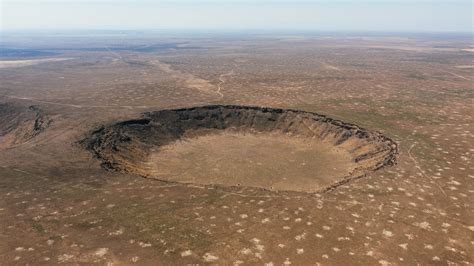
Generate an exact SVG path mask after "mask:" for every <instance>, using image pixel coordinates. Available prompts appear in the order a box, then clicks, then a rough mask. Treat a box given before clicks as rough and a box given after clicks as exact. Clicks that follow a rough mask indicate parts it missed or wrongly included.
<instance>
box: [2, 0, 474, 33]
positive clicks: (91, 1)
mask: <svg viewBox="0 0 474 266" xmlns="http://www.w3.org/2000/svg"><path fill="white" fill-rule="evenodd" d="M0 1H1V17H2V18H1V29H2V30H18V29H48V30H65V29H217V30H226V29H228V30H245V29H268V30H294V29H297V30H329V31H333V30H336V31H337V30H341V31H344V30H347V31H353V30H363V31H412V32H418V31H429V32H432V31H454V32H472V28H473V5H472V1H471V0H444V1H442V0H434V1H433V0H432V1H429V0H364V1H357V0H297V1H291V0H263V1H258V0H219V1H218V0H194V1H192V0H176V1H171V0H162V1H160V0H158V1H152V0H0Z"/></svg>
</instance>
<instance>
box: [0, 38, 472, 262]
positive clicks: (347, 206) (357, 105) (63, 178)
mask: <svg viewBox="0 0 474 266" xmlns="http://www.w3.org/2000/svg"><path fill="white" fill-rule="evenodd" d="M25 40H30V39H28V38H26V37H25V36H22V37H21V38H20V37H15V36H6V37H5V38H3V40H2V42H3V43H2V45H3V47H10V48H11V49H10V48H9V49H8V53H2V58H1V61H5V62H7V63H0V65H1V66H2V71H1V72H0V195H1V200H0V228H1V229H0V261H2V263H4V264H9V265H10V264H40V263H43V264H58V263H65V264H77V263H98V264H105V263H109V262H110V263H122V264H132V263H137V264H151V263H154V264H208V263H209V264H213V263H215V264H246V265H247V264H257V265H261V264H264V263H268V264H269V265H271V264H273V265H281V264H284V265H289V264H292V265H307V264H317V263H320V264H329V265H347V264H351V265H354V264H357V265H379V264H380V265H390V264H393V265H397V264H398V265H412V264H438V265H446V264H460V265H462V264H472V263H474V256H473V254H474V240H473V239H474V222H473V221H474V206H473V203H472V202H474V166H473V153H474V132H473V128H474V121H473V116H472V113H473V111H474V110H473V109H474V108H473V104H472V103H473V98H474V88H473V79H474V75H473V74H474V70H473V69H474V68H473V63H472V62H473V59H474V54H473V53H472V51H471V50H472V46H471V45H472V43H470V42H471V40H470V37H469V36H464V37H463V36H454V35H450V36H434V35H423V36H408V37H407V36H388V35H387V36H371V37H357V36H349V35H347V36H342V35H340V36H337V35H334V36H322V35H321V36H312V35H304V36H288V35H286V36H283V35H281V36H272V35H258V36H257V35H255V36H253V35H242V36H240V35H216V36H202V35H201V36H196V37H183V36H178V35H176V36H160V35H158V34H151V35H146V34H144V35H140V34H138V35H131V36H128V35H124V34H117V35H113V34H112V35H107V36H104V37H101V36H97V35H96V36H94V37H87V36H80V35H65V36H61V35H58V36H56V37H54V36H53V37H51V36H50V37H37V36H36V37H35V36H32V37H31V41H25ZM18 48H23V49H22V50H21V51H19V50H18ZM66 59H67V60H66ZM16 60H21V61H19V62H17V63H9V62H11V61H16ZM25 62H26V63H25ZM211 104H222V105H251V106H266V107H274V108H289V109H297V110H302V111H308V112H316V113H318V114H323V115H327V116H329V117H332V118H335V119H339V120H342V121H344V122H348V123H354V124H356V125H359V126H361V127H364V128H367V129H369V130H372V131H379V132H381V133H382V134H383V135H385V136H387V137H389V138H390V139H392V140H394V141H396V142H397V143H398V149H399V155H398V159H397V164H396V165H395V166H392V167H386V168H383V169H381V170H379V171H376V172H374V173H371V174H369V175H367V176H365V177H363V178H359V179H357V180H353V181H352V182H349V183H347V184H344V185H342V186H339V187H337V188H336V189H334V190H331V191H328V192H320V193H306V192H298V191H279V190H269V189H262V188H260V187H258V185H255V186H240V187H235V186H222V185H209V184H208V183H214V182H207V181H206V182H204V183H201V184H200V183H195V182H186V184H182V183H179V182H167V181H166V180H165V181H164V180H161V179H166V178H158V179H160V180H158V179H153V178H144V177H142V176H140V175H137V174H134V173H127V172H121V171H107V170H105V169H104V168H103V167H102V166H101V161H100V160H98V159H97V158H96V157H95V156H94V154H93V153H91V152H90V151H89V150H87V149H85V148H84V145H83V144H82V143H81V140H83V139H84V138H87V137H88V136H90V134H91V132H93V131H94V130H97V129H98V128H100V127H102V126H103V125H110V124H113V123H116V122H117V121H125V120H130V119H136V118H137V117H140V116H141V115H142V114H143V113H144V112H153V111H158V110H163V109H173V108H187V107H193V106H204V105H211ZM220 137H221V135H207V136H202V137H200V138H199V139H198V140H199V141H198V142H194V144H192V143H191V144H192V145H191V146H189V145H188V144H189V143H185V142H177V143H174V144H170V145H176V146H175V147H173V148H172V149H169V151H170V152H171V154H169V156H165V157H166V158H165V159H167V160H169V161H170V163H169V164H166V167H168V168H166V169H165V170H166V171H169V172H172V170H173V169H175V168H174V167H173V165H176V168H180V167H181V170H182V169H183V167H187V168H190V169H193V170H192V171H190V172H187V174H186V175H178V176H177V177H176V178H182V179H183V180H177V181H186V180H187V179H189V178H193V177H196V176H199V175H202V172H197V170H196V165H195V164H196V161H197V162H198V164H199V166H201V167H203V168H204V169H205V171H210V169H208V168H210V167H214V168H216V165H215V164H214V161H213V160H208V159H206V158H209V157H212V156H215V158H222V157H225V156H228V155H229V154H235V153H237V155H238V152H242V150H239V149H238V147H236V146H238V144H237V143H238V142H240V141H239V138H241V137H242V136H241V135H239V134H237V133H235V135H234V136H233V137H234V139H233V138H226V139H222V140H216V139H218V138H220ZM258 137H259V136H253V137H252V138H255V139H251V140H250V142H249V143H253V144H254V145H251V147H252V148H255V150H252V149H250V148H248V149H250V150H249V151H251V152H249V153H248V154H250V156H248V158H243V157H244V156H245V155H246V154H245V153H244V154H241V155H239V156H237V157H238V158H236V159H237V160H241V165H245V164H246V163H247V162H245V161H244V160H245V159H247V160H250V161H251V162H252V164H251V165H250V166H249V168H247V170H248V169H258V170H262V168H259V167H257V166H258V164H257V163H258V162H259V161H258V159H259V158H261V157H262V156H263V155H265V154H272V156H273V157H272V156H270V157H265V158H263V159H262V160H263V161H262V162H260V163H262V164H263V163H271V162H272V161H278V160H280V161H287V163H288V161H289V160H295V162H298V163H300V164H301V163H306V165H308V164H310V162H309V161H308V162H306V161H305V160H307V157H308V156H315V155H311V152H312V150H305V148H307V145H304V144H305V143H300V142H299V141H297V140H295V142H292V143H291V145H290V146H288V143H284V140H283V139H278V138H270V137H268V136H261V137H262V138H264V139H258ZM234 140H235V141H234ZM285 141H286V139H285ZM215 143H220V145H217V146H215ZM186 145H188V146H186ZM259 145H262V147H259ZM278 145H281V146H282V147H281V149H280V148H278ZM222 147H227V148H226V149H234V150H235V153H228V152H226V151H225V150H224V151H223V148H222ZM298 147H300V148H301V149H302V150H301V153H295V154H292V153H291V152H289V154H284V153H281V151H284V150H285V149H290V150H297V149H298ZM275 148H278V149H279V151H280V152H274V151H273V150H272V149H275ZM262 149H263V150H264V151H265V152H264V153H263V154H260V155H261V156H257V155H256V154H257V153H258V152H262ZM177 150H178V151H179V150H184V152H182V153H180V155H179V156H184V155H185V154H186V153H188V154H191V155H189V157H188V159H186V158H183V157H180V158H178V159H176V160H175V159H174V158H176V157H173V156H174V154H176V153H173V152H176V151H177ZM199 152H202V153H203V154H204V155H206V154H208V155H209V156H207V157H206V156H199V155H196V154H195V153H199ZM305 152H306V153H309V154H306V153H305ZM216 153H217V156H216ZM183 154H184V155H183ZM161 156H163V153H161ZM158 157H159V156H158ZM340 158H341V157H338V159H340ZM161 159H162V158H157V160H155V161H156V162H163V161H162V160H161ZM178 161H183V164H184V166H183V164H179V163H178ZM312 162H313V161H312ZM225 163H226V164H227V163H228V161H226V162H225ZM186 164H187V165H188V166H186ZM226 164H224V165H220V166H223V167H217V170H215V173H214V175H213V176H211V177H209V180H211V181H212V180H215V179H219V178H221V175H220V174H222V175H230V174H239V175H240V174H241V175H242V177H241V178H246V177H247V178H248V176H247V174H246V172H245V171H242V172H240V171H238V169H240V168H244V167H245V166H240V167H238V168H235V169H234V170H233V171H229V170H228V169H230V167H236V166H235V165H233V164H231V165H226ZM280 167H282V169H280V170H278V168H276V172H278V173H281V174H282V175H285V176H284V177H286V176H288V177H291V176H292V175H294V174H296V175H297V176H301V175H303V174H304V175H306V174H307V173H306V171H315V172H317V171H318V170H321V169H320V168H318V169H312V168H311V165H309V166H308V167H310V168H308V169H309V170H308V169H307V168H302V169H301V171H302V172H301V175H300V173H298V172H296V173H295V172H285V171H286V170H287V169H288V167H289V166H288V167H286V165H285V164H282V165H280ZM158 169H160V170H161V169H164V168H162V167H158ZM267 170H268V169H267ZM267 170H265V168H264V169H263V170H262V171H263V172H265V171H267ZM270 170H271V171H275V168H271V169H270ZM270 170H268V171H270ZM323 170H324V169H323ZM193 171H195V172H193ZM249 171H250V170H249ZM268 171H267V172H268ZM250 172H251V174H253V175H255V177H256V173H258V172H257V170H255V171H253V170H251V171H250ZM267 172H265V173H264V174H266V173H267ZM160 174H166V172H161V173H160ZM271 176H274V175H273V174H271ZM206 177H207V175H206ZM284 177H282V178H284ZM185 178H186V180H184V179H185ZM217 183H218V182H217ZM262 186H266V184H262ZM287 186H289V185H287Z"/></svg>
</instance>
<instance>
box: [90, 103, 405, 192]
mask: <svg viewBox="0 0 474 266" xmlns="http://www.w3.org/2000/svg"><path fill="white" fill-rule="evenodd" d="M216 130H220V131H226V130H231V131H237V132H249V133H252V132H260V133H265V132H269V133H270V132H272V133H273V132H278V133H282V134H285V135H287V136H288V138H291V137H292V136H298V137H305V138H308V139H311V141H320V142H326V143H330V144H331V145H334V146H337V147H338V148H341V149H343V150H345V151H347V152H349V153H350V154H351V157H352V158H353V161H354V162H355V163H357V165H358V167H357V169H355V170H354V171H353V172H352V173H351V175H349V176H346V177H343V178H341V179H339V180H338V181H337V182H335V183H334V184H333V185H332V186H330V187H327V188H325V189H324V190H330V189H333V188H335V187H337V186H339V185H341V184H344V183H347V182H348V181H350V180H352V179H354V178H359V177H362V176H364V175H366V174H367V173H370V172H372V171H375V170H378V169H380V168H382V167H385V166H390V165H393V164H395V162H396V157H397V153H398V147H397V144H396V143H395V142H394V141H392V140H391V139H389V138H387V137H385V136H383V135H382V134H380V133H379V132H374V131H369V130H366V129H364V128H360V127H359V126H357V125H353V124H348V123H344V122H342V121H339V120H335V119H332V118H329V117H326V116H323V115H319V114H316V113H310V112H304V111H298V110H288V109H276V108H263V107H249V106H232V105H211V106H202V107H194V108H184V109H173V110H161V111H156V112H149V113H145V114H143V117H142V118H140V119H136V120H128V121H122V122H118V123H115V124H112V125H107V126H103V127H102V128H100V129H98V130H96V131H94V132H92V133H91V135H90V136H89V137H87V138H86V139H84V140H83V141H82V143H83V144H84V145H85V147H86V148H87V149H89V150H90V151H91V152H93V153H94V154H95V155H96V156H97V157H98V158H99V159H100V160H101V161H102V163H103V166H104V167H105V168H106V169H113V170H118V171H126V172H131V173H136V174H139V175H143V176H147V173H146V169H144V168H143V167H142V165H141V162H143V161H144V160H146V158H147V157H148V156H149V154H150V152H152V151H156V150H157V149H159V148H160V147H161V146H163V145H167V144H169V143H172V142H174V141H176V140H179V139H181V138H184V137H186V138H193V137H196V136H200V135H204V134H209V133H212V132H214V131H216Z"/></svg>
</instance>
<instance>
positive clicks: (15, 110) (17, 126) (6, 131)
mask: <svg viewBox="0 0 474 266" xmlns="http://www.w3.org/2000/svg"><path fill="white" fill-rule="evenodd" d="M52 122H53V119H52V118H51V117H50V116H48V115H47V114H46V113H45V112H44V111H43V110H42V109H41V108H39V107H38V106H35V105H31V106H28V107H25V106H20V105H17V104H13V103H3V104H0V147H4V148H5V147H6V148H8V147H11V146H14V145H18V144H21V143H25V142H27V141H29V140H31V139H33V138H34V137H36V136H38V135H39V134H41V133H42V132H43V131H44V130H46V129H47V128H48V127H49V126H50V125H51V124H52Z"/></svg>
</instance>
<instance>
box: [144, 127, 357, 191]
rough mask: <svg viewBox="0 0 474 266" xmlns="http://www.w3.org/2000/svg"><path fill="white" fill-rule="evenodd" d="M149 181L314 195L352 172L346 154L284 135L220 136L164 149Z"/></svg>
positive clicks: (156, 155) (152, 164)
mask: <svg viewBox="0 0 474 266" xmlns="http://www.w3.org/2000/svg"><path fill="white" fill-rule="evenodd" d="M148 164H149V165H150V168H151V170H150V172H149V174H148V175H149V176H150V177H154V178H158V179H161V180H167V181H176V182H181V183H195V184H205V185H209V184H219V185H225V186H249V187H258V188H265V189H269V190H292V191H305V192H314V191H318V190H320V189H321V188H324V187H326V186H329V185H330V184H331V183H332V182H333V181H334V179H335V178H340V177H344V176H347V175H349V174H350V172H351V171H352V170H353V169H354V168H356V166H357V164H356V163H354V162H353V161H352V160H351V156H350V154H349V153H348V152H346V151H344V150H342V149H338V148H337V147H334V146H332V145H329V144H328V143H322V142H317V141H312V140H311V139H309V140H308V139H307V138H301V137H294V138H289V137H288V136H287V135H284V134H277V133H273V134H262V133H258V134H248V133H247V134H245V133H233V132H222V133H217V134H210V135H203V136H199V137H197V138H192V139H185V140H182V141H181V140H180V141H177V142H174V143H173V144H169V145H166V146H163V147H161V148H160V149H159V151H158V152H155V153H152V154H151V156H150V159H149V161H148Z"/></svg>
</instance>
